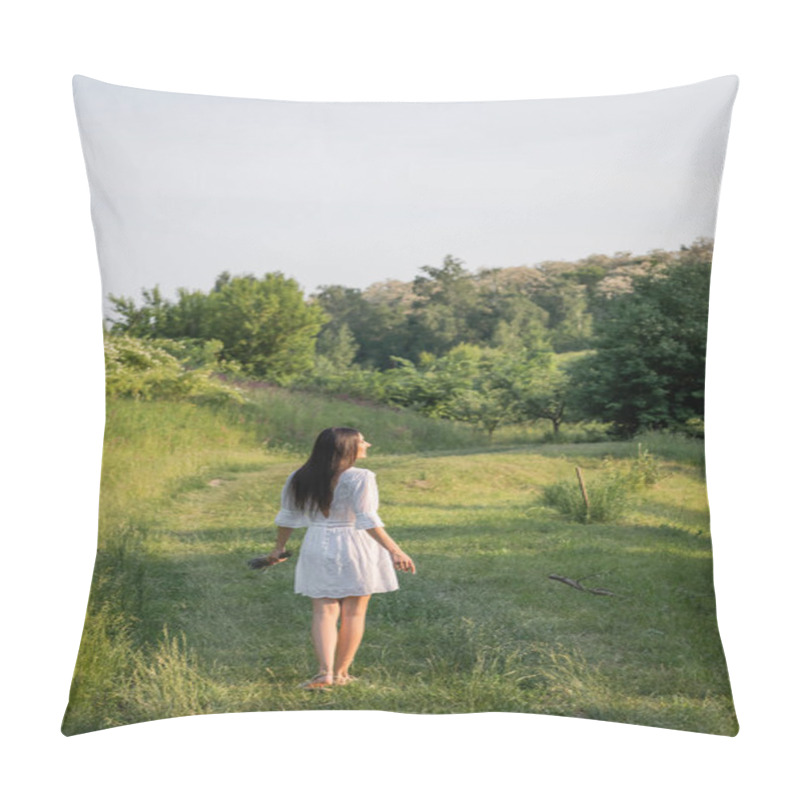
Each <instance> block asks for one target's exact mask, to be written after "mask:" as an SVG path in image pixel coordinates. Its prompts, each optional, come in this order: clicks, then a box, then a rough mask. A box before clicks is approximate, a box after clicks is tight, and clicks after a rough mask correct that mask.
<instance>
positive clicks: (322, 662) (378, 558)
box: [270, 428, 417, 689]
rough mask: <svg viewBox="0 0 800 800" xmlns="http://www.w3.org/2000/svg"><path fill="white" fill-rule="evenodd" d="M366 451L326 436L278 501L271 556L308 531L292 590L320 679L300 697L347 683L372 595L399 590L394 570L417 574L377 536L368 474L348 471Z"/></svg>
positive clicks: (335, 434)
mask: <svg viewBox="0 0 800 800" xmlns="http://www.w3.org/2000/svg"><path fill="white" fill-rule="evenodd" d="M369 447H371V445H370V443H369V442H367V441H365V440H364V437H363V436H362V435H361V434H360V433H359V432H358V431H357V430H355V428H326V429H325V430H324V431H322V433H320V434H319V436H318V437H317V440H316V442H315V443H314V448H313V450H312V451H311V455H310V457H309V459H308V461H306V463H305V464H303V466H302V467H300V469H298V470H297V471H296V472H293V473H292V474H291V475H290V476H289V478H288V479H287V481H286V485H285V486H284V487H283V492H282V494H281V510H280V512H279V513H278V515H277V517H275V523H276V524H277V525H278V538H277V543H276V545H275V549H274V550H273V551H272V552H271V553H270V556H271V557H272V558H274V559H276V560H279V559H280V555H281V553H282V552H283V550H284V548H285V546H286V542H287V541H288V539H289V536H290V535H291V532H292V529H293V528H305V527H307V528H308V530H307V531H306V535H305V538H304V539H303V544H302V546H301V548H300V556H299V558H298V562H297V570H296V572H295V584H294V590H295V592H296V593H297V594H304V595H306V596H307V597H310V598H311V604H312V610H313V617H312V623H311V639H312V641H313V642H314V651H315V653H316V655H317V659H318V661H319V672H318V673H317V674H316V675H315V676H314V677H313V678H311V679H310V680H307V681H306V682H305V683H302V684H301V687H302V688H304V689H325V688H328V687H330V686H333V685H343V684H346V683H349V682H350V681H351V680H354V679H353V678H352V677H351V676H350V672H349V670H350V665H351V663H352V662H353V658H354V657H355V654H356V651H357V650H358V646H359V645H360V644H361V637H362V636H363V634H364V620H365V616H366V613H367V604H368V603H369V599H370V597H371V595H373V594H375V593H376V592H391V591H394V590H395V589H397V588H398V585H397V576H396V575H395V573H394V570H395V569H398V570H402V571H403V572H412V573H414V572H416V571H417V570H416V567H415V566H414V562H413V561H412V560H411V559H410V558H409V557H408V556H407V555H406V554H405V553H404V552H403V551H402V550H401V549H400V548H399V547H398V546H397V544H396V543H395V542H394V540H393V539H392V538H391V537H390V536H389V534H388V533H386V531H385V530H384V529H383V522H382V521H381V518H380V517H379V516H378V487H377V484H376V483H375V474H374V473H373V472H370V470H368V469H358V468H357V467H354V466H353V465H354V464H355V462H356V461H357V460H358V459H360V458H365V457H366V455H367V449H368V448H369ZM340 618H341V622H340V627H339V629H338V631H337V622H338V621H339V619H340Z"/></svg>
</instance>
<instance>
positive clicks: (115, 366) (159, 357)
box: [103, 334, 244, 405]
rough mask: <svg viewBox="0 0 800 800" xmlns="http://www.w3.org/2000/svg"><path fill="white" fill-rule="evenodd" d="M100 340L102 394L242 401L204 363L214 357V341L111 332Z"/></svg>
mask: <svg viewBox="0 0 800 800" xmlns="http://www.w3.org/2000/svg"><path fill="white" fill-rule="evenodd" d="M103 343H104V347H105V361H106V395H107V397H109V398H115V397H131V398H135V399H137V400H164V399H180V398H186V399H189V400H192V401H193V402H196V403H208V404H215V405H219V404H226V403H237V404H241V403H243V402H244V398H243V397H242V395H241V393H240V392H239V391H237V390H236V389H235V388H233V387H230V386H227V385H225V384H222V383H220V382H219V381H218V380H216V379H214V378H213V377H212V373H211V370H210V369H209V368H207V367H205V363H207V361H209V360H213V359H214V357H215V353H216V351H217V350H218V343H216V344H215V343H213V342H210V343H206V344H204V345H203V346H202V347H201V348H198V347H196V346H191V345H188V346H184V345H182V344H181V343H179V342H175V341H172V342H170V341H151V340H145V339H136V338H134V337H132V336H123V335H116V336H115V335H111V334H108V335H106V336H105V338H104V342H103ZM182 357H183V359H184V361H185V364H184V363H182V360H181V358H182ZM198 361H200V365H199V366H196V367H195V368H190V367H189V366H188V365H189V364H198Z"/></svg>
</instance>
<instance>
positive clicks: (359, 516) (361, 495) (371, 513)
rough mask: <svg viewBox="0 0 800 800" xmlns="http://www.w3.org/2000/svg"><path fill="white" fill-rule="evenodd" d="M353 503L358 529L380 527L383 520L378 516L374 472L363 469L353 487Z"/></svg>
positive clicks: (376, 486) (376, 483)
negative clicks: (361, 474)
mask: <svg viewBox="0 0 800 800" xmlns="http://www.w3.org/2000/svg"><path fill="white" fill-rule="evenodd" d="M354 504H355V512H356V527H357V528H358V529H359V530H368V529H370V528H382V527H383V521H382V520H381V518H380V517H379V516H378V482H377V481H376V480H375V473H374V472H371V471H370V470H367V469H365V470H364V474H363V476H360V479H359V481H358V483H357V485H356V487H355V492H354Z"/></svg>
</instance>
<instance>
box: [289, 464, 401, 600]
mask: <svg viewBox="0 0 800 800" xmlns="http://www.w3.org/2000/svg"><path fill="white" fill-rule="evenodd" d="M292 475H294V473H292ZM292 475H290V476H289V478H288V479H287V481H286V484H285V485H284V487H283V491H282V493H281V510H280V511H279V512H278V515H277V516H276V517H275V523H276V524H277V525H281V526H284V527H287V528H306V527H307V528H308V530H307V531H306V535H305V537H304V538H303V544H302V546H301V547H300V555H299V557H298V559H297V569H296V570H295V576H294V590H295V593H296V594H303V595H306V596H307V597H352V596H358V595H367V594H375V593H377V592H392V591H394V590H395V589H397V588H398V583H397V575H396V574H395V570H394V565H393V564H392V557H391V556H390V555H389V552H388V550H386V549H385V548H383V547H381V545H379V544H378V543H377V542H376V541H375V539H373V538H372V537H371V536H370V535H369V534H368V533H367V528H378V527H380V528H382V527H383V522H382V521H381V518H380V517H379V516H378V485H377V483H376V481H375V473H374V472H371V471H370V470H368V469H359V468H357V467H350V469H347V470H345V471H344V472H343V473H342V474H341V475H340V476H339V481H338V482H337V484H336V487H335V488H334V490H333V502H332V503H331V507H330V511H329V514H328V516H327V517H325V516H324V515H323V514H322V512H320V511H315V512H313V513H308V512H307V511H304V510H302V509H298V508H297V507H296V505H295V503H294V498H293V495H292V492H291V489H290V482H291V480H292Z"/></svg>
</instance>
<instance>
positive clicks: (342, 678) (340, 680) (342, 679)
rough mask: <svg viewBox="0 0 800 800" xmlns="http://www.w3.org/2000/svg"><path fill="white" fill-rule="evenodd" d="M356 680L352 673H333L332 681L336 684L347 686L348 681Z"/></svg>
mask: <svg viewBox="0 0 800 800" xmlns="http://www.w3.org/2000/svg"><path fill="white" fill-rule="evenodd" d="M357 680H358V678H354V677H353V676H352V675H334V677H333V682H334V684H336V686H347V684H348V683H352V682H353V681H357Z"/></svg>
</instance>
